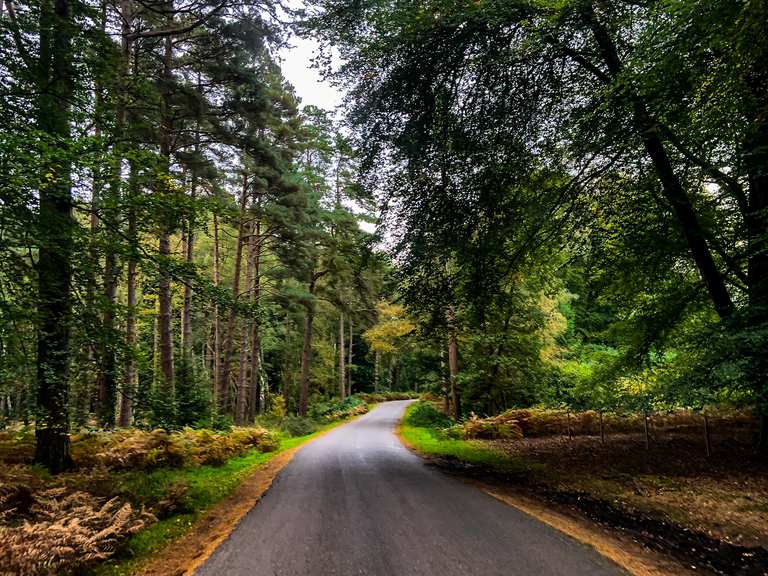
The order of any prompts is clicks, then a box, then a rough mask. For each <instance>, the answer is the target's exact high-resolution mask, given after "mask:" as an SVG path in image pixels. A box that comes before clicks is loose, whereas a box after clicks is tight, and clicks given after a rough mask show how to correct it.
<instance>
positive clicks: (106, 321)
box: [99, 249, 118, 429]
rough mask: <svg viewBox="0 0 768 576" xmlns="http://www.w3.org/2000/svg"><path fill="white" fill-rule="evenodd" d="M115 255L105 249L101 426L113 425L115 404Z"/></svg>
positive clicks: (108, 426) (100, 371)
mask: <svg viewBox="0 0 768 576" xmlns="http://www.w3.org/2000/svg"><path fill="white" fill-rule="evenodd" d="M117 279H118V270H117V257H116V255H115V253H114V251H113V250H109V249H108V250H107V254H106V258H105V262H104V297H105V303H106V306H107V307H106V309H105V310H104V316H103V319H102V327H103V330H104V336H105V337H106V342H105V343H104V344H103V346H102V349H101V354H100V355H101V358H100V360H101V366H100V370H99V423H100V424H101V426H102V427H103V428H107V429H109V428H113V427H114V426H115V409H116V407H117V406H116V405H117V359H116V357H115V354H116V350H115V346H114V344H113V342H112V340H113V335H114V332H115V305H116V304H117Z"/></svg>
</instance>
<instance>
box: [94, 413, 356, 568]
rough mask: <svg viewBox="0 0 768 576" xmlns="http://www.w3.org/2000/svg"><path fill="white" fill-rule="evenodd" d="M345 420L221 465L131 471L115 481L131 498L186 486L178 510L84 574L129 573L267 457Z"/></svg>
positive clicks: (158, 495)
mask: <svg viewBox="0 0 768 576" xmlns="http://www.w3.org/2000/svg"><path fill="white" fill-rule="evenodd" d="M344 422H346V420H344V421H339V422H333V423H331V424H328V425H326V426H323V427H322V428H320V429H319V430H318V431H316V432H314V433H312V434H307V435H305V436H298V437H282V438H281V439H280V444H279V447H278V449H277V450H275V451H273V452H259V451H258V450H257V449H254V450H251V451H250V452H248V453H246V454H244V455H242V456H238V457H236V458H232V459H231V460H229V461H227V462H226V463H225V464H223V465H221V466H200V467H198V468H189V469H183V468H182V469H169V468H163V469H159V470H155V471H152V472H148V473H140V472H131V473H126V474H124V475H122V476H121V477H119V478H118V479H116V482H119V483H120V489H119V491H120V492H122V493H123V494H125V495H130V498H131V499H132V500H133V501H138V502H140V501H141V500H142V499H146V500H147V501H152V500H154V501H157V500H158V499H159V498H162V497H164V495H167V494H169V493H172V492H173V487H174V486H175V485H178V486H186V491H185V492H184V493H183V494H182V496H181V497H180V510H179V512H180V513H178V514H175V515H173V516H171V517H169V518H165V519H163V520H160V521H159V522H156V523H154V524H152V525H151V526H149V527H148V528H146V529H144V530H142V531H141V532H139V533H137V534H136V535H134V536H133V537H131V538H130V539H129V540H128V542H127V543H126V545H125V547H124V548H123V550H122V551H121V553H120V554H119V556H117V557H115V558H114V559H112V560H109V561H107V562H104V563H102V564H99V565H98V566H96V567H94V568H93V569H92V570H91V571H90V572H88V574H90V575H91V576H128V575H130V574H133V573H135V572H136V571H137V569H138V568H140V567H141V566H142V565H143V564H144V563H146V562H147V561H148V560H149V559H150V558H151V557H152V555H153V554H155V553H156V552H158V551H159V550H161V549H163V548H164V547H165V546H168V545H169V544H170V543H172V542H173V541H174V540H176V539H178V538H180V537H181V536H183V535H184V534H186V533H187V532H189V531H190V530H191V529H192V527H193V526H194V525H195V522H196V521H197V520H198V519H199V518H200V517H201V516H202V515H203V514H204V513H205V511H206V510H208V509H209V508H210V507H211V506H213V505H214V504H216V503H217V502H219V501H221V500H222V499H223V498H225V497H226V496H228V495H229V494H231V493H232V491H233V490H234V489H235V488H237V487H238V486H239V485H240V483H241V482H242V481H243V480H244V479H245V478H247V477H248V476H250V475H251V474H253V473H254V472H255V471H256V470H257V469H258V468H259V467H261V466H263V465H264V464H266V463H267V462H268V461H269V460H271V459H272V458H274V457H275V456H277V455H278V454H280V453H281V452H284V451H285V450H290V449H291V448H294V447H296V446H299V445H300V444H303V443H304V442H306V441H308V440H310V439H312V438H313V437H315V436H317V435H318V434H320V433H321V432H324V431H326V430H330V429H331V428H334V427H336V426H339V425H340V424H343V423H344Z"/></svg>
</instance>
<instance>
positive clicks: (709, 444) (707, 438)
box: [702, 413, 712, 458]
mask: <svg viewBox="0 0 768 576" xmlns="http://www.w3.org/2000/svg"><path fill="white" fill-rule="evenodd" d="M702 415H703V416H704V448H705V450H706V453H707V458H709V457H710V456H711V455H712V442H711V439H710V436H709V417H707V414H706V413H704V414H702Z"/></svg>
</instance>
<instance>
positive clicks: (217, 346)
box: [211, 214, 222, 412]
mask: <svg viewBox="0 0 768 576" xmlns="http://www.w3.org/2000/svg"><path fill="white" fill-rule="evenodd" d="M220 262H221V259H220V250H219V218H218V216H217V215H216V214H214V215H213V285H214V286H216V288H218V287H219V285H220V284H221V263H220ZM219 316H220V315H219V305H218V304H214V306H213V351H212V356H213V366H212V368H211V373H212V374H213V379H212V380H213V386H212V388H213V390H212V392H213V405H214V407H215V408H216V409H219V407H220V406H221V405H222V402H221V398H220V394H221V388H222V386H221V320H220V318H219ZM219 412H220V410H219Z"/></svg>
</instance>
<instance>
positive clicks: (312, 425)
mask: <svg viewBox="0 0 768 576" xmlns="http://www.w3.org/2000/svg"><path fill="white" fill-rule="evenodd" d="M279 428H280V430H281V431H282V432H285V433H286V434H288V436H293V437H297V436H306V435H308V434H312V433H313V432H316V431H317V430H318V428H319V426H318V424H317V423H316V422H315V421H314V420H312V419H311V418H302V417H301V416H286V417H285V418H283V419H282V420H281V421H280V424H279Z"/></svg>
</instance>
